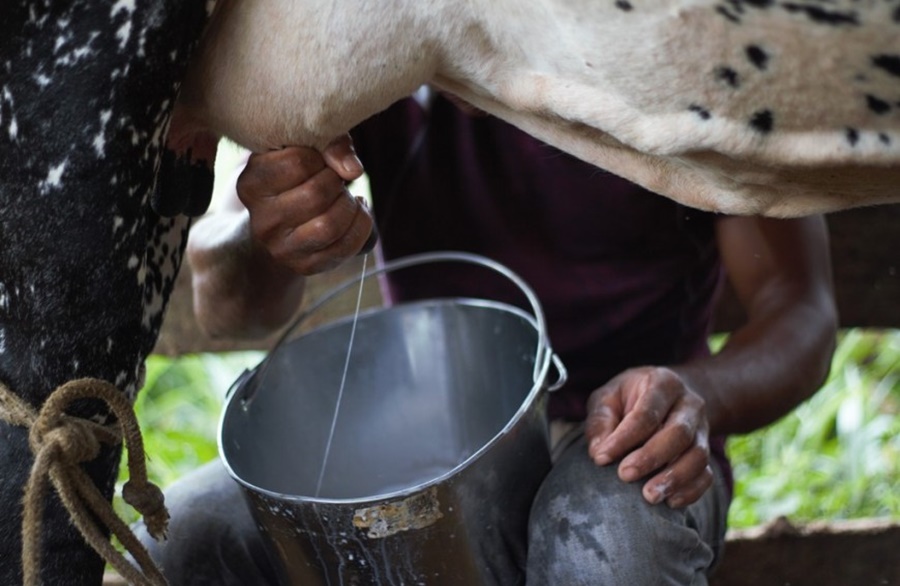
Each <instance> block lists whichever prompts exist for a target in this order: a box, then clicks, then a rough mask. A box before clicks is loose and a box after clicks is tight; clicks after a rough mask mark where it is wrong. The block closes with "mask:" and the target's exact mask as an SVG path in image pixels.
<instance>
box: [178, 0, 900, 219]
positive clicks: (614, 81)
mask: <svg viewBox="0 0 900 586" xmlns="http://www.w3.org/2000/svg"><path fill="white" fill-rule="evenodd" d="M425 83H430V84H432V85H434V86H436V87H438V88H441V89H444V90H446V91H450V92H452V93H455V94H457V95H459V96H460V97H461V98H463V99H464V100H466V101H469V102H471V103H472V104H473V105H475V106H477V107H479V108H481V109H483V110H485V111H487V112H490V113H492V114H495V115H497V116H499V117H501V118H503V119H505V120H507V121H509V122H511V123H513V124H515V125H517V126H519V127H520V128H522V129H524V130H526V131H527V132H529V133H531V134H533V135H535V136H537V137H538V138H540V139H542V140H544V141H546V142H548V143H550V144H552V145H554V146H556V147H559V148H561V149H562V150H565V151H568V152H570V153H572V154H574V155H576V156H578V157H580V158H582V159H584V160H586V161H589V162H591V163H593V164H596V165H597V166H599V167H602V168H605V169H607V170H609V171H612V172H614V173H617V174H619V175H622V176H624V177H626V178H628V179H631V180H633V181H635V182H637V183H640V184H642V185H644V186H645V187H647V188H649V189H651V190H653V191H656V192H658V193H661V194H663V195H666V196H668V197H671V198H673V199H675V200H678V201H680V202H682V203H685V204H687V205H691V206H694V207H699V208H703V209H710V210H716V211H722V212H726V213H737V214H756V213H759V214H766V215H777V216H791V215H800V214H807V213H813V212H823V211H830V210H835V209H842V208H848V207H854V206H859V205H868V204H876V203H885V202H891V201H900V189H898V188H897V186H898V185H900V3H898V2H897V0H833V1H832V2H828V3H822V2H817V1H815V0H603V1H598V0H531V1H529V2H521V1H518V0H455V1H454V0H379V1H369V2H358V1H355V0H240V1H239V2H238V1H237V0H220V2H219V6H218V8H217V14H216V15H215V16H214V19H213V23H212V25H211V27H210V30H209V32H208V34H207V37H206V41H205V44H204V48H203V51H202V52H201V55H200V57H199V59H198V60H197V62H196V63H195V64H194V66H193V67H192V69H191V71H190V72H189V75H188V78H187V81H186V84H185V88H184V92H183V105H185V106H187V108H188V109H189V110H190V111H191V113H192V114H193V115H194V116H195V117H197V118H199V119H201V120H202V121H203V123H204V124H206V125H208V126H209V127H211V128H212V129H213V130H215V131H217V132H219V133H221V134H224V135H227V136H229V137H231V138H232V139H234V140H236V141H237V142H239V143H241V144H243V145H245V146H247V147H248V148H250V149H252V150H257V151H260V150H266V149H271V148H278V147H281V146H286V145H297V144H299V145H312V146H318V147H322V146H324V145H325V144H327V143H328V142H330V141H331V140H332V139H333V138H334V137H336V136H338V135H340V134H342V133H344V132H346V131H347V130H349V129H350V128H351V127H352V126H354V125H355V124H358V123H359V122H361V121H362V120H364V119H366V118H368V117H369V116H371V115H372V114H375V113H376V112H379V111H381V110H383V109H384V108H386V107H387V106H389V105H390V104H391V103H393V102H395V101H397V100H398V99H401V98H403V97H405V96H407V95H409V94H410V93H412V92H414V91H415V90H416V88H418V87H419V86H420V85H422V84H425Z"/></svg>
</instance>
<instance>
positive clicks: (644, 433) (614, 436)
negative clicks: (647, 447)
mask: <svg viewBox="0 0 900 586" xmlns="http://www.w3.org/2000/svg"><path fill="white" fill-rule="evenodd" d="M671 406H672V398H671V397H670V396H669V395H668V394H665V393H643V394H641V395H640V398H639V399H638V400H637V402H636V403H635V405H634V406H633V407H631V408H630V409H628V410H627V412H625V413H624V416H622V419H621V421H620V422H618V425H616V427H615V429H613V430H612V431H611V432H610V433H609V434H608V435H607V436H606V437H605V438H604V439H602V440H600V441H596V443H595V442H594V441H592V442H591V446H590V449H591V453H592V456H593V457H594V461H595V462H597V461H598V459H599V461H607V462H611V461H613V460H618V459H619V458H622V457H623V456H625V454H627V453H628V452H630V451H631V450H633V449H634V448H636V447H638V446H640V445H642V444H643V443H644V442H646V441H647V439H649V438H650V437H652V436H653V434H654V433H656V431H657V430H658V429H659V426H660V425H661V424H662V422H663V421H664V420H665V418H666V417H667V416H668V413H669V409H670V408H671ZM623 408H627V407H624V406H623Z"/></svg>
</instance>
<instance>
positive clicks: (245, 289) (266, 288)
mask: <svg viewBox="0 0 900 586" xmlns="http://www.w3.org/2000/svg"><path fill="white" fill-rule="evenodd" d="M188 259H189V261H190V263H191V270H192V278H193V289H194V312H195V314H196V316H197V321H198V323H199V324H200V326H201V327H202V328H203V329H204V331H206V332H207V333H208V334H209V335H211V336H213V337H241V338H255V337H263V336H266V335H268V334H270V333H271V332H273V331H274V330H276V329H277V328H279V327H281V326H282V325H284V324H285V323H286V322H287V320H288V319H289V318H290V317H291V316H292V315H293V313H294V312H295V311H296V309H297V307H298V306H299V304H300V301H301V300H302V298H303V291H304V288H305V279H304V277H302V276H300V275H297V274H296V273H294V272H292V271H291V270H290V269H288V268H287V267H285V266H284V265H283V264H281V263H279V262H277V261H276V260H275V259H273V258H272V257H271V256H270V255H269V253H268V252H267V251H266V250H265V248H264V247H263V246H262V245H260V244H258V243H256V242H254V241H253V239H252V238H251V236H250V231H249V226H248V221H247V213H246V212H245V211H244V212H220V213H217V214H215V215H213V216H210V217H208V218H205V219H204V220H202V221H201V222H198V223H197V225H196V226H195V227H194V228H193V229H192V233H191V241H190V243H189V246H188Z"/></svg>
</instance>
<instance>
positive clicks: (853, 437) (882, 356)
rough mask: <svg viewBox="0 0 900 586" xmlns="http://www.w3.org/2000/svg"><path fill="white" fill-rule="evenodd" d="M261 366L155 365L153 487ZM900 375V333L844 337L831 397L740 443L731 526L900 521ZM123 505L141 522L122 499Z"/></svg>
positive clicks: (149, 408) (208, 445) (196, 455)
mask: <svg viewBox="0 0 900 586" xmlns="http://www.w3.org/2000/svg"><path fill="white" fill-rule="evenodd" d="M721 343H722V339H714V340H713V344H714V345H717V344H719V345H720V344H721ZM261 359H262V354H261V353H258V352H244V353H226V354H202V355H192V356H184V357H181V358H178V359H175V360H172V359H168V358H165V357H162V356H151V357H150V359H149V360H148V363H147V381H146V384H145V387H144V390H143V391H141V393H140V395H139V397H138V400H137V404H136V410H137V413H138V418H139V420H140V422H141V428H142V430H143V433H144V442H145V449H146V452H147V454H148V457H149V462H148V471H149V475H150V478H151V480H153V481H154V482H156V483H158V484H160V485H161V486H167V485H168V484H170V483H171V482H173V481H174V480H175V479H177V478H178V477H179V476H181V475H183V474H185V473H187V472H189V471H190V470H192V469H194V468H195V467H196V466H198V465H200V464H202V463H204V462H206V461H208V460H210V459H212V458H214V457H215V456H216V452H217V447H216V433H217V427H218V419H219V412H220V409H221V405H222V398H223V397H224V394H225V391H226V390H227V389H228V388H229V387H230V386H231V384H232V382H233V381H234V380H235V379H236V378H237V376H238V375H239V374H240V372H241V371H242V370H243V369H244V368H249V367H252V366H255V365H256V364H257V363H258V362H259V360H261ZM898 375H900V330H891V331H862V330H848V331H846V332H843V333H842V335H841V340H840V343H839V345H838V348H837V352H836V354H835V358H834V362H833V366H832V372H831V376H830V377H829V379H828V381H827V383H826V384H825V386H824V387H823V388H822V390H821V391H819V392H818V393H817V394H816V395H815V396H814V397H812V398H811V399H810V400H808V401H806V402H805V403H804V404H802V405H800V406H799V407H798V408H797V409H795V410H794V411H793V412H792V413H791V414H789V415H787V416H785V417H784V418H782V419H781V420H779V421H777V422H776V423H774V424H772V425H770V426H768V427H766V428H764V429H761V430H759V431H756V432H754V433H752V434H748V435H745V436H740V437H734V438H732V439H731V440H730V442H729V445H728V450H729V455H730V456H731V459H732V463H733V465H734V468H735V475H736V477H737V484H736V490H735V500H734V504H733V505H732V508H731V514H730V519H729V521H730V525H731V526H732V527H735V528H737V527H746V526H750V525H756V524H759V523H762V522H765V521H768V520H770V519H773V518H775V517H777V516H779V515H787V516H790V517H791V518H792V519H795V520H800V521H803V520H813V519H819V520H827V519H847V518H859V517H884V516H890V517H900V490H897V487H898V486H900V380H898ZM125 476H126V472H125V470H124V461H123V471H122V474H121V477H122V480H123V481H124V478H125ZM120 488H121V487H120ZM116 505H117V509H118V510H119V511H120V513H122V514H124V515H125V518H126V519H129V520H130V519H133V518H134V517H133V515H134V513H133V512H132V511H131V510H130V508H129V507H127V506H124V505H123V504H122V503H121V502H119V501H118V497H117V503H116Z"/></svg>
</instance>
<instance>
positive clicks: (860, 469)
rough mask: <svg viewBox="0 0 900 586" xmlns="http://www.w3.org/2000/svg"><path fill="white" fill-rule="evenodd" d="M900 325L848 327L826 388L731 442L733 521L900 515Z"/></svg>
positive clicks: (744, 523)
mask: <svg viewBox="0 0 900 586" xmlns="http://www.w3.org/2000/svg"><path fill="white" fill-rule="evenodd" d="M898 374H900V331H861V330H847V331H845V332H843V333H842V335H841V339H840V343H839V345H838V348H837V351H836V353H835V357H834V361H833V363H832V370H831V375H830V376H829V379H828V381H827V382H826V383H825V385H824V386H823V387H822V389H821V390H820V391H819V392H818V393H817V394H816V395H814V396H813V397H812V398H810V399H809V400H808V401H806V402H804V403H803V404H802V405H800V406H799V407H797V408H796V409H795V410H794V411H792V412H791V413H790V414H788V415H787V416H785V417H783V418H781V419H780V420H779V421H777V422H775V423H773V424H772V425H769V426H768V427H766V428H764V429H761V430H758V431H756V432H754V433H751V434H748V435H745V436H741V437H734V438H732V439H731V440H730V441H729V444H728V453H729V456H730V457H731V460H732V463H733V465H734V469H735V476H736V479H737V483H736V487H735V500H734V503H733V504H732V507H731V512H730V518H729V522H730V526H731V527H735V528H737V527H747V526H751V525H756V524H759V523H762V522H765V521H768V520H770V519H773V518H775V517H777V516H779V515H785V516H788V517H790V518H792V519H794V520H798V521H810V520H817V519H818V520H824V519H848V518H861V517H900V491H898V490H897V487H898V486H900V416H898V415H900V380H898Z"/></svg>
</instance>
